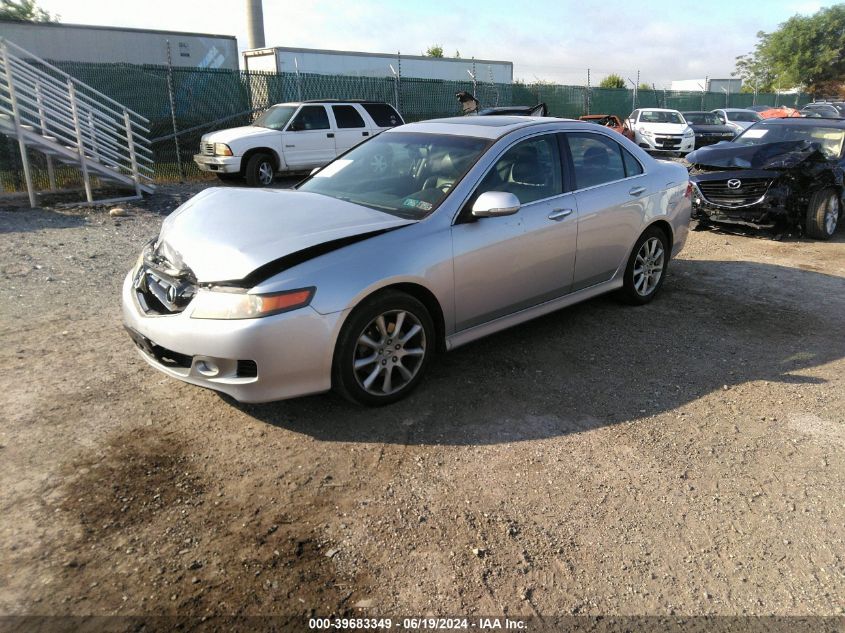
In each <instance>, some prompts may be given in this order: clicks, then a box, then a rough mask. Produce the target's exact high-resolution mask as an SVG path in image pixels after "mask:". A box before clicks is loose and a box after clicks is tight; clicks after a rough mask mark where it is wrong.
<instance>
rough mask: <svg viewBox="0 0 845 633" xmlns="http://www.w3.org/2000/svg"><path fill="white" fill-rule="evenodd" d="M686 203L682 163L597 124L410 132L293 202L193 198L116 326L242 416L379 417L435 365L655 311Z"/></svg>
mask: <svg viewBox="0 0 845 633" xmlns="http://www.w3.org/2000/svg"><path fill="white" fill-rule="evenodd" d="M376 158H378V159H379V160H376ZM385 161H386V163H387V168H385ZM689 193H690V192H689V186H688V176H687V172H686V170H685V169H684V168H683V167H682V166H681V165H678V164H675V163H668V162H662V161H658V160H655V159H653V158H651V157H650V156H648V155H647V154H646V153H645V152H643V151H642V150H641V149H640V148H638V147H637V146H636V145H635V144H633V143H631V142H630V141H628V140H627V139H625V138H623V137H622V136H620V135H618V134H615V133H613V132H609V131H606V130H605V129H604V128H601V127H599V126H597V125H593V124H590V123H583V122H578V121H568V120H561V119H550V118H539V117H516V116H491V117H479V118H475V117H471V118H470V117H467V118H455V119H440V120H434V121H426V122H422V123H412V124H409V125H403V126H401V127H397V128H394V129H393V130H390V131H387V132H384V133H382V134H380V135H379V136H377V137H375V138H373V139H372V140H370V141H368V142H366V143H363V144H361V145H359V146H358V147H356V148H354V149H352V150H351V151H349V152H347V153H346V154H344V155H343V156H341V157H340V158H338V159H337V160H335V161H334V162H332V163H330V164H329V165H327V166H326V167H324V168H323V169H321V170H320V171H319V172H317V173H315V174H312V176H311V177H309V178H308V179H306V180H305V181H303V182H302V183H300V184H299V185H297V186H296V187H295V188H294V189H293V190H247V189H238V188H230V187H227V188H212V189H207V190H205V191H204V192H202V193H200V194H199V195H197V196H195V197H194V198H192V199H191V200H189V201H188V202H187V203H185V204H184V205H182V206H181V207H180V208H179V209H177V210H176V211H174V212H173V213H172V214H171V215H170V216H169V217H168V218H167V219H166V220H165V221H164V223H163V225H162V229H161V232H160V234H159V235H158V237H157V238H156V239H154V240H152V241H151V242H150V243H149V244H148V245H147V247H146V248H145V249H144V251H143V252H142V253H141V256H140V257H139V259H138V262H137V264H136V266H135V267H134V268H133V269H132V270H131V271H130V272H129V274H128V275H127V276H126V279H125V282H124V285H123V319H124V324H125V326H126V328H127V330H128V332H129V335H130V336H131V338H132V340H133V341H134V342H135V344H136V345H137V347H138V348H139V351H140V353H141V355H142V356H143V358H144V359H145V360H146V361H147V362H149V363H150V364H151V365H152V366H154V367H156V368H157V369H159V370H160V371H162V372H164V373H166V374H168V375H170V376H172V377H174V378H178V379H180V380H184V381H186V382H189V383H193V384H195V385H199V386H202V387H208V388H211V389H216V390H218V391H221V392H224V393H227V394H229V395H231V396H232V397H234V398H235V399H237V400H240V401H243V402H263V401H269V400H280V399H284V398H291V397H295V396H302V395H305V394H311V393H317V392H322V391H327V390H329V389H331V388H334V389H336V390H337V391H338V392H340V393H341V394H343V395H344V396H346V397H347V398H350V399H351V400H354V401H356V402H359V403H364V404H370V405H379V404H386V403H389V402H393V401H395V400H398V399H399V398H402V397H404V396H405V395H407V394H408V393H409V392H410V391H411V390H412V389H413V388H414V387H415V386H416V385H417V384H418V383H419V382H420V380H421V378H422V376H423V374H424V373H425V371H426V369H427V368H428V366H429V361H430V360H431V358H432V355H433V354H434V352H435V351H437V350H450V349H453V348H455V347H458V346H460V345H464V344H466V343H469V342H471V341H474V340H476V339H478V338H480V337H482V336H486V335H488V334H492V333H493V332H497V331H499V330H502V329H504V328H508V327H512V326H515V325H518V324H520V323H523V322H525V321H528V320H529V319H533V318H534V317H538V316H540V315H543V314H547V313H549V312H552V311H553V310H559V309H561V308H564V307H566V306H569V305H572V304H573V303H576V302H579V301H584V300H586V299H589V298H591V297H595V296H596V295H599V294H602V293H606V292H610V291H617V292H618V293H619V294H620V296H621V297H622V298H623V299H625V300H626V301H627V302H629V303H632V304H644V303H647V302H649V301H651V300H652V299H653V298H654V296H655V294H656V293H657V292H658V290H659V289H660V286H661V285H662V283H663V281H664V279H665V277H666V270H667V266H668V264H669V260H670V259H671V258H672V257H673V256H675V255H677V253H678V252H679V251H680V250H681V249H682V247H683V245H684V243H685V241H686V238H687V232H688V224H689V217H690V198H689Z"/></svg>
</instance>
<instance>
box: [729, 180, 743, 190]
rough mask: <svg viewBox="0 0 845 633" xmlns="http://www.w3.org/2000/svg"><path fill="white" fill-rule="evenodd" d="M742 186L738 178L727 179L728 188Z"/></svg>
mask: <svg viewBox="0 0 845 633" xmlns="http://www.w3.org/2000/svg"><path fill="white" fill-rule="evenodd" d="M740 187H742V181H741V180H739V179H738V178H731V179H730V180H729V181H728V189H739V188H740Z"/></svg>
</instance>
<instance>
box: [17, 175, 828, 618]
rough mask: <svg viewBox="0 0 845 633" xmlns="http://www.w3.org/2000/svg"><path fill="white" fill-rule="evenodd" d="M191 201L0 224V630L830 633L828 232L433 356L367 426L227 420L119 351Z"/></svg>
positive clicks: (281, 406)
mask: <svg viewBox="0 0 845 633" xmlns="http://www.w3.org/2000/svg"><path fill="white" fill-rule="evenodd" d="M201 186H203V185H197V186H194V187H189V188H179V187H175V186H174V187H167V188H165V189H164V190H163V191H161V192H160V193H159V194H157V195H156V196H155V197H154V198H153V200H152V201H148V202H147V203H144V204H142V205H135V206H131V207H129V209H130V215H129V216H128V217H124V218H112V217H110V216H109V215H108V213H107V211H105V210H103V209H94V210H87V211H83V210H77V211H59V210H51V209H43V210H36V211H30V210H21V209H11V208H6V209H5V210H3V211H0V297H2V299H1V300H0V363H2V367H3V372H2V374H0V410H2V418H3V422H2V425H1V426H0V463H2V468H0V544H2V549H0V614H98V615H99V614H151V613H155V614H183V615H197V616H203V615H211V614H239V615H259V614H260V615H279V616H282V620H281V622H283V623H286V624H287V625H289V626H290V627H291V628H298V629H303V628H305V626H304V622H305V620H304V619H303V618H304V617H306V616H308V615H314V614H316V615H321V616H327V615H331V614H360V615H369V616H389V615H393V616H397V615H410V614H416V615H422V614H452V615H457V614H461V615H467V616H471V615H502V614H509V615H512V616H531V615H543V616H550V615H567V614H603V615H634V614H661V615H670V614H683V615H693V614H721V615H761V614H779V615H813V614H815V615H837V614H842V613H845V610H843V606H845V558H843V552H845V496H843V492H842V491H843V490H845V339H843V328H844V327H845V316H844V315H845V232H840V233H839V236H838V238H837V239H835V240H834V241H832V242H830V243H818V242H809V241H805V240H795V239H787V240H784V241H780V242H776V241H772V240H767V239H760V238H756V237H748V236H737V235H729V234H725V233H718V232H695V233H693V234H692V235H691V237H690V240H689V243H688V246H687V249H686V250H685V251H684V253H683V254H682V256H681V258H680V259H679V260H677V261H675V262H673V264H672V267H671V269H670V276H669V278H668V279H667V282H666V284H665V286H664V288H663V291H662V295H661V296H660V298H659V299H658V300H657V301H655V302H654V303H653V304H651V305H649V306H647V307H643V308H630V307H624V306H622V305H620V304H618V303H617V302H616V301H615V300H614V299H612V298H600V299H597V300H594V301H590V302H588V303H586V304H582V305H580V306H577V307H575V308H572V309H568V310H565V311H563V312H560V313H557V314H553V315H551V316H548V317H546V318H542V319H540V320H538V321H534V322H532V323H530V324H527V325H524V326H521V327H519V328H517V329H514V330H511V331H508V332H505V333H502V334H499V335H496V336H493V337H490V338H488V339H486V340H483V341H480V342H478V343H476V344H473V345H470V346H467V347H465V348H461V349H460V350H457V351H455V352H453V353H450V354H448V355H445V356H442V357H440V358H439V359H437V361H436V362H435V364H434V366H433V367H432V371H431V373H430V374H429V377H428V378H427V379H426V381H425V382H424V384H423V385H422V386H421V388H420V389H419V390H418V391H417V392H416V393H414V394H413V396H412V397H411V398H409V399H407V400H405V401H403V402H401V403H399V404H397V405H394V406H391V407H388V408H384V409H379V410H368V409H362V408H356V407H354V406H352V405H349V404H347V403H346V402H345V401H342V400H341V399H339V398H337V397H335V396H333V395H323V396H316V397H310V398H303V399H299V400H293V401H287V402H280V403H275V404H267V405H257V406H255V405H254V406H241V405H237V404H235V403H233V402H231V401H228V400H225V399H223V398H221V397H219V396H218V395H216V394H215V393H213V392H210V391H204V390H202V389H199V388H196V387H192V386H189V385H186V384H182V383H180V382H177V381H175V380H171V379H169V378H166V377H164V376H163V375H160V374H159V373H157V372H155V371H154V370H152V369H151V368H150V367H148V366H147V365H146V364H145V363H144V362H143V360H141V359H140V358H139V357H138V356H137V353H136V352H135V350H134V348H133V346H132V344H131V343H130V341H129V339H128V337H127V336H126V335H125V334H124V332H123V330H122V328H121V324H120V317H119V305H118V304H119V286H120V283H121V280H122V277H123V275H124V274H125V272H126V270H128V269H129V267H130V266H131V265H132V263H133V262H134V260H135V258H136V256H137V253H138V251H139V249H140V247H141V245H142V244H143V243H144V242H145V241H146V240H148V239H149V238H150V237H152V236H153V235H155V234H156V232H157V230H158V226H159V225H160V223H161V220H162V218H163V215H164V213H166V212H167V211H169V210H170V209H172V208H174V206H175V205H176V204H178V203H179V202H180V201H181V200H182V199H185V198H186V197H187V196H188V195H189V194H190V192H191V191H194V190H196V189H198V188H199V187H201Z"/></svg>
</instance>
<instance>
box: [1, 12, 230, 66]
mask: <svg viewBox="0 0 845 633" xmlns="http://www.w3.org/2000/svg"><path fill="white" fill-rule="evenodd" d="M0 37H4V38H6V39H8V40H9V41H11V42H14V43H15V44H17V45H18V46H21V47H23V48H25V49H26V50H28V51H31V52H32V53H34V54H35V55H37V56H38V57H40V58H41V59H46V60H48V61H58V62H90V63H98V64H114V63H121V64H154V65H165V64H167V43H168V41H169V42H170V60H171V63H172V64H173V66H181V67H192V68H226V69H230V70H237V69H238V41H237V39H236V38H235V36H234V35H212V34H205V33H184V32H181V31H156V30H151V29H125V28H118V27H111V26H90V25H87V24H60V23H52V22H13V21H8V20H0Z"/></svg>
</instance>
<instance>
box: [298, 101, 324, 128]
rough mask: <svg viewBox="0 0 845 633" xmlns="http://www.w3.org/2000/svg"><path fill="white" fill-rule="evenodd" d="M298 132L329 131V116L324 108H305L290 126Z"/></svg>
mask: <svg viewBox="0 0 845 633" xmlns="http://www.w3.org/2000/svg"><path fill="white" fill-rule="evenodd" d="M290 125H291V129H296V130H328V129H330V128H331V126H330V125H329V115H328V113H327V112H326V108H325V107H324V106H303V107H302V109H301V110H300V111H299V114H297V115H296V118H295V119H294V120H293V122H292V123H291V124H290Z"/></svg>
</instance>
